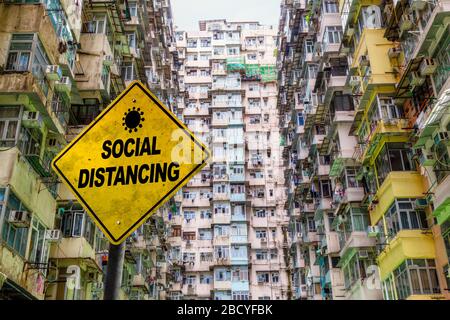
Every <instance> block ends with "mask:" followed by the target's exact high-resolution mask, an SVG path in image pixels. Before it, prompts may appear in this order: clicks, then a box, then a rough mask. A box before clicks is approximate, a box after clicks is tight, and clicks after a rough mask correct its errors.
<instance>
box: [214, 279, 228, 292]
mask: <svg viewBox="0 0 450 320" xmlns="http://www.w3.org/2000/svg"><path fill="white" fill-rule="evenodd" d="M214 290H220V291H223V290H231V281H218V280H214Z"/></svg>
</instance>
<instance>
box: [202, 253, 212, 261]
mask: <svg viewBox="0 0 450 320" xmlns="http://www.w3.org/2000/svg"><path fill="white" fill-rule="evenodd" d="M200 261H201V262H210V261H213V253H212V252H200Z"/></svg>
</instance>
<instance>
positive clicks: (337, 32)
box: [323, 26, 342, 43]
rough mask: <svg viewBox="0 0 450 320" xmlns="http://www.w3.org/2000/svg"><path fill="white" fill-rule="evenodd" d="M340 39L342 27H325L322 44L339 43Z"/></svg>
mask: <svg viewBox="0 0 450 320" xmlns="http://www.w3.org/2000/svg"><path fill="white" fill-rule="evenodd" d="M341 39H342V27H340V26H328V27H325V35H324V41H323V42H324V43H340V42H341Z"/></svg>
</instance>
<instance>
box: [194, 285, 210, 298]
mask: <svg viewBox="0 0 450 320" xmlns="http://www.w3.org/2000/svg"><path fill="white" fill-rule="evenodd" d="M196 287H197V296H198V297H199V298H209V297H211V291H212V290H213V286H212V284H209V283H200V284H197V285H196Z"/></svg>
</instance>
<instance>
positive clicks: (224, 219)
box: [212, 214, 231, 224]
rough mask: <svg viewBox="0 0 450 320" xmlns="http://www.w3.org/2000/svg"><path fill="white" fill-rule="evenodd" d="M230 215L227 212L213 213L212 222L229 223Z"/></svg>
mask: <svg viewBox="0 0 450 320" xmlns="http://www.w3.org/2000/svg"><path fill="white" fill-rule="evenodd" d="M230 222H231V215H229V214H214V215H213V220H212V223H213V224H230Z"/></svg>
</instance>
